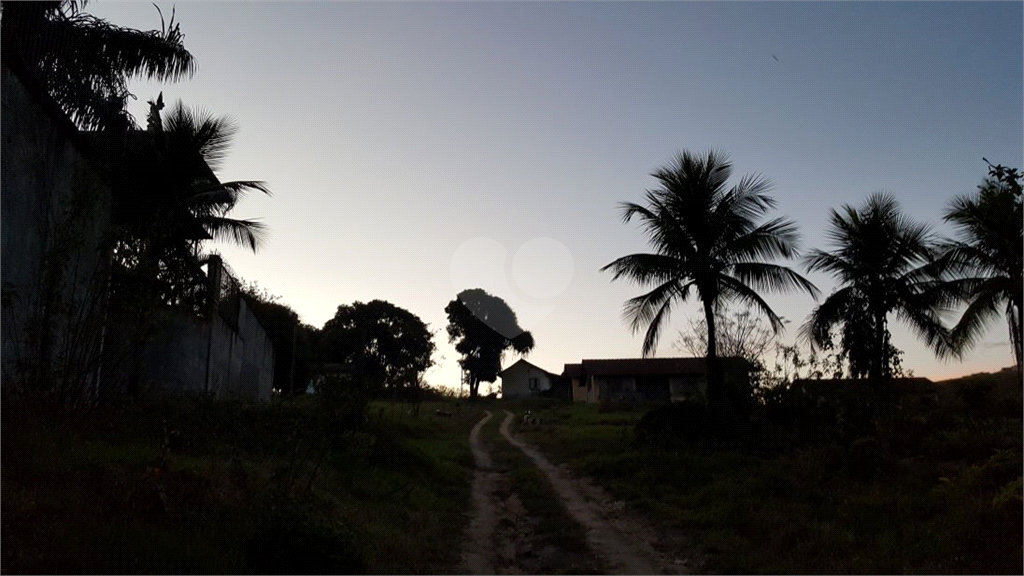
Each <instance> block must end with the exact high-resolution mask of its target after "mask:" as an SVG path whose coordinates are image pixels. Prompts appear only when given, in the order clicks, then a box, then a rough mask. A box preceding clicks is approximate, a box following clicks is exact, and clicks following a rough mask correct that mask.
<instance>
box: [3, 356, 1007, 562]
mask: <svg viewBox="0 0 1024 576" xmlns="http://www.w3.org/2000/svg"><path fill="white" fill-rule="evenodd" d="M943 386H944V388H943V391H944V392H943V394H942V400H941V402H940V403H939V405H938V406H933V407H930V408H921V409H916V410H912V411H907V412H905V413H901V414H900V415H899V418H898V419H897V420H896V421H895V424H894V428H893V431H894V433H893V442H892V447H891V449H890V450H879V447H878V443H877V442H875V441H874V439H872V438H870V437H863V436H856V437H842V436H841V435H839V436H832V435H828V434H823V435H821V436H820V438H816V437H815V436H814V435H813V434H812V435H810V437H809V438H808V435H807V434H804V435H802V436H800V435H793V434H790V433H789V432H788V431H787V430H786V429H784V427H782V426H774V425H770V423H769V424H765V423H764V422H761V425H760V426H759V427H754V428H753V429H752V430H751V431H750V432H748V433H747V434H746V435H744V436H741V437H739V438H734V439H732V440H731V441H729V442H728V443H721V442H718V443H716V442H705V441H695V442H693V443H690V444H686V443H683V444H680V445H676V446H674V447H671V448H668V447H661V448H657V447H653V446H650V445H641V444H638V443H637V441H636V433H635V426H636V425H637V423H638V422H640V420H641V418H642V417H643V415H644V412H645V411H646V410H647V409H649V408H650V407H644V406H617V407H615V406H605V407H601V406H596V405H583V404H578V405H571V404H567V403H564V402H558V401H554V400H534V401H529V402H505V403H495V402H481V403H479V404H476V405H470V404H465V403H463V404H458V403H454V402H445V403H438V404H429V403H428V404H424V405H423V407H422V408H421V414H420V415H419V416H413V415H412V414H410V413H409V410H408V407H407V406H406V405H403V404H395V403H371V404H369V405H368V406H366V405H361V404H360V405H357V406H355V407H354V408H353V407H352V406H349V405H348V404H345V403H342V404H341V406H342V407H341V408H335V409H332V410H328V411H324V410H323V409H322V408H321V407H319V406H318V405H317V403H316V400H315V399H311V398H306V399H299V400H292V401H283V402H274V403H271V404H269V405H263V406H252V405H245V404H239V403H232V402H213V401H209V400H203V399H179V400H173V401H164V402H160V403H155V404H147V405H124V406H107V407H104V408H103V409H100V410H96V411H93V412H91V413H87V414H68V413H65V412H62V411H59V410H55V409H53V408H47V407H45V406H43V405H40V404H37V403H30V402H24V401H16V400H12V399H10V398H5V399H4V401H3V409H4V413H3V418H2V420H0V425H2V430H0V441H2V446H0V454H2V470H0V474H2V479H3V481H2V482H0V496H2V509H3V515H2V546H0V548H2V551H0V554H2V567H3V571H4V572H6V573H100V572H102V573H281V572H293V573H294V572H298V573H343V572H363V573H451V572H453V571H455V570H457V569H458V563H459V560H460V549H461V546H460V544H461V541H462V535H463V532H464V530H465V527H466V525H467V522H468V515H467V514H468V513H469V511H470V509H471V505H470V498H469V491H470V482H471V479H472V474H473V464H472V457H471V453H470V451H469V446H468V434H469V430H470V429H471V428H472V426H473V424H474V423H476V422H477V421H478V420H479V419H480V417H481V416H482V415H483V410H484V409H485V408H486V409H489V410H491V411H492V412H494V414H495V417H494V418H493V419H492V421H491V422H490V423H489V424H488V426H487V427H486V428H485V429H484V439H485V442H486V444H487V446H488V448H489V449H490V451H491V452H492V456H493V458H494V460H495V463H496V465H497V466H498V467H499V469H501V470H503V471H505V472H507V475H508V485H507V487H506V488H507V490H506V492H507V493H503V494H502V495H499V496H500V497H507V498H511V497H512V495H513V494H515V495H516V497H517V498H518V501H519V502H520V504H521V506H522V509H523V513H524V514H525V516H526V517H528V518H529V527H528V529H527V533H525V534H518V535H516V538H518V540H519V541H520V542H522V541H523V540H524V539H525V541H527V542H528V543H529V547H530V549H532V550H535V551H537V555H536V557H535V558H533V559H532V560H530V561H531V562H533V564H529V562H527V563H526V564H524V565H525V566H531V567H533V568H535V569H536V571H538V572H589V571H598V570H599V568H600V567H599V566H592V565H590V564H588V563H587V560H586V558H585V556H580V554H585V552H583V551H584V549H585V538H584V535H583V533H582V529H581V528H580V527H579V526H577V525H576V524H575V523H574V522H573V521H572V520H571V519H570V518H569V516H568V514H567V512H566V510H565V508H564V506H563V505H562V503H561V502H560V501H559V500H558V499H557V497H556V496H555V494H553V492H552V490H551V488H550V486H549V484H548V482H547V480H546V478H544V477H543V475H542V474H541V473H540V472H539V471H537V470H536V469H535V468H534V467H533V466H532V465H531V464H530V463H529V461H528V460H527V459H526V457H525V456H524V455H523V454H522V453H520V452H519V451H518V450H516V449H515V448H513V447H512V446H510V445H508V443H507V442H505V441H504V439H503V438H501V437H500V436H499V433H498V426H499V424H500V422H501V420H502V419H503V416H504V413H503V409H504V408H508V409H510V410H514V411H516V412H517V413H522V411H523V410H525V409H530V410H532V411H533V412H534V414H535V415H537V416H539V417H540V418H541V424H539V425H537V426H520V427H518V431H519V433H521V434H522V435H524V436H525V437H526V439H527V440H528V441H530V442H532V443H533V444H535V445H537V446H539V447H540V448H541V449H542V450H543V451H544V452H546V453H547V454H548V455H549V457H550V458H551V459H552V461H554V462H556V463H557V462H566V463H568V464H570V465H571V466H572V467H573V468H574V469H576V470H577V471H578V472H581V473H583V474H586V475H588V476H590V477H592V478H593V479H594V480H595V481H596V482H597V483H599V484H601V485H603V486H604V487H605V488H607V489H608V490H609V491H610V492H611V493H612V494H613V495H614V497H615V498H617V499H621V500H625V501H627V502H629V503H631V504H632V505H633V506H634V507H635V508H637V509H638V510H640V511H641V512H644V513H646V514H647V515H649V516H650V517H651V518H652V519H654V520H655V521H657V522H660V523H662V524H663V525H665V526H668V527H671V528H674V529H677V530H679V531H681V532H683V533H685V534H687V535H689V536H691V537H692V539H693V540H694V541H695V542H696V543H697V544H699V546H700V548H701V553H702V555H706V556H707V557H708V558H709V560H708V562H707V563H706V564H705V569H708V570H711V571H717V572H727V573H793V572H796V573H904V572H907V573H926V572H930V573H965V572H970V573H1020V571H1021V568H1022V547H1021V542H1022V538H1024V534H1022V523H1024V515H1022V511H1024V503H1022V498H1021V494H1022V490H1024V487H1022V474H1021V473H1022V466H1024V463H1022V432H1024V430H1022V424H1021V385H1020V382H1019V380H1017V379H1016V377H1014V376H1012V375H1010V376H1007V375H995V376H992V375H982V376H977V375H976V376H972V377H969V378H966V379H962V380H960V381H956V382H950V383H946V384H944V385H943ZM435 410H442V411H443V412H445V413H447V414H450V415H448V416H437V415H435V414H434V412H435ZM756 419H757V415H755V420H756ZM836 438H840V439H836ZM843 438H845V439H843ZM506 528H507V527H506ZM545 547H547V548H549V549H548V550H547V551H546V552H543V551H542V549H543V548H545ZM517 554H519V552H517ZM574 554H575V556H574ZM527 555H529V554H527ZM517 561H518V560H517Z"/></svg>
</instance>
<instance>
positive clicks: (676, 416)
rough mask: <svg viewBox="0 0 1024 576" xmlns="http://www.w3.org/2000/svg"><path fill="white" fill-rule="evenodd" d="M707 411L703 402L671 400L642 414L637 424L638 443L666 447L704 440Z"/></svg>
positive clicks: (705, 436) (706, 427) (706, 429)
mask: <svg viewBox="0 0 1024 576" xmlns="http://www.w3.org/2000/svg"><path fill="white" fill-rule="evenodd" d="M708 424H709V422H708V413H707V409H706V408H705V406H704V405H703V404H696V403H690V402H674V403H673V402H670V403H668V404H665V405H663V406H661V407H659V408H655V409H654V410H651V411H650V412H648V413H647V414H644V416H643V418H641V419H640V422H639V423H637V425H636V440H637V442H638V443H640V444H643V445H647V446H655V447H663V448H668V447H672V446H676V445H681V444H683V445H685V444H691V443H696V442H703V441H704V440H705V439H706V438H707V434H708Z"/></svg>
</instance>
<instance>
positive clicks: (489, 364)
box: [444, 288, 534, 398]
mask: <svg viewBox="0 0 1024 576" xmlns="http://www.w3.org/2000/svg"><path fill="white" fill-rule="evenodd" d="M444 311H445V312H446V313H447V314H448V340H449V341H450V342H452V343H454V344H455V350H456V351H457V352H458V353H459V354H461V355H462V358H460V359H459V366H461V367H462V369H463V371H465V372H466V374H467V376H468V383H469V395H470V398H476V396H477V393H478V390H479V387H480V382H494V380H495V379H497V377H498V372H499V371H500V370H501V360H502V357H503V356H504V354H505V351H507V350H509V349H512V350H515V351H516V352H518V353H519V354H524V355H525V354H528V353H529V352H530V350H532V349H533V346H534V342H533V335H532V334H530V333H529V332H527V331H525V330H523V329H522V328H521V327H520V326H519V320H518V319H517V318H516V314H515V312H514V311H512V308H511V307H509V305H508V304H507V303H506V302H505V301H504V300H502V299H501V298H499V297H497V296H493V295H491V294H488V293H487V292H486V291H484V290H482V289H480V288H473V289H469V290H463V291H462V292H460V293H459V294H458V296H457V297H456V298H455V300H452V301H451V302H449V303H448V305H447V306H445V309H444Z"/></svg>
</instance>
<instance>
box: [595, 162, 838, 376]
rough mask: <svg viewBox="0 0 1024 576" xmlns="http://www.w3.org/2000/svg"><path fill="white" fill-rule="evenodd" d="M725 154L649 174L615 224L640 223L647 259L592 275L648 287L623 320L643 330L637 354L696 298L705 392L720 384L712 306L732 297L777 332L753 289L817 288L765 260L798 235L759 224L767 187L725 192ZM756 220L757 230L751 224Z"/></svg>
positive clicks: (747, 179)
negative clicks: (704, 330) (639, 195)
mask: <svg viewBox="0 0 1024 576" xmlns="http://www.w3.org/2000/svg"><path fill="white" fill-rule="evenodd" d="M731 173H732V164H731V162H730V161H729V159H728V157H727V156H726V155H725V154H724V153H722V152H719V151H715V150H712V151H709V152H707V153H706V154H703V155H697V154H693V153H691V152H689V151H683V152H681V153H680V154H679V155H678V156H677V157H676V158H675V159H674V162H673V163H672V164H671V165H669V166H666V167H663V168H661V169H659V170H657V171H655V172H654V173H653V174H652V176H654V177H655V178H656V179H657V180H658V181H659V183H660V188H657V189H655V190H649V191H648V192H647V194H646V203H645V204H643V205H641V204H636V203H633V202H627V203H623V204H622V219H623V221H624V222H629V221H630V220H632V219H633V218H634V217H637V218H639V219H640V221H641V224H642V226H643V229H644V231H645V233H646V235H647V238H648V241H649V242H650V244H651V246H652V248H653V252H652V253H640V254H630V255H628V256H623V257H621V258H618V259H617V260H615V261H614V262H612V263H610V264H608V265H607V266H604V267H603V268H601V270H602V271H604V270H611V271H612V272H613V273H614V276H613V280H617V279H619V278H627V279H629V280H632V281H634V282H636V283H637V284H639V285H641V286H644V287H652V289H651V290H650V291H649V292H647V293H645V294H642V295H640V296H637V297H635V298H632V299H630V300H627V301H626V303H625V306H624V313H623V314H624V317H625V318H626V319H627V320H629V322H630V327H631V328H632V330H633V331H634V332H636V331H638V330H640V329H641V328H642V327H643V326H645V325H646V327H647V333H646V335H645V337H644V342H643V355H644V356H649V355H651V354H652V353H654V351H655V349H656V347H657V344H658V338H659V335H660V334H661V331H662V329H663V327H664V326H665V325H666V324H667V323H668V318H669V314H670V313H671V310H672V306H673V305H675V304H676V303H679V302H686V301H687V300H689V298H690V296H696V297H697V299H698V300H700V301H701V303H702V305H703V308H704V318H705V321H706V322H707V327H708V338H707V359H708V380H709V384H710V387H711V389H709V393H710V394H711V395H714V394H716V392H715V391H714V390H715V389H717V388H719V387H720V386H721V384H722V376H721V373H720V370H719V368H718V363H717V361H716V359H717V347H716V341H717V338H716V335H715V312H716V310H717V309H718V307H719V304H720V303H724V302H726V301H733V300H738V301H740V302H742V303H743V304H746V305H747V306H749V307H750V308H751V309H752V310H754V311H755V312H757V313H759V314H763V315H764V316H766V317H767V318H768V321H769V323H770V325H771V327H772V330H773V331H775V332H778V331H779V330H781V329H782V327H783V320H782V318H781V317H780V316H779V315H778V314H776V313H775V311H773V310H772V309H771V307H770V306H769V305H768V303H767V302H765V300H764V299H763V298H762V297H761V295H760V294H759V292H758V291H770V292H783V291H788V290H793V289H798V290H802V291H805V292H807V293H808V294H811V295H812V296H814V297H816V296H817V293H818V291H817V288H815V287H814V285H813V284H811V283H810V282H809V281H808V280H807V279H805V278H804V277H803V276H801V275H800V274H799V273H797V272H795V271H794V270H792V269H790V268H788V267H785V266H783V265H780V264H776V263H773V262H770V260H774V259H777V258H780V257H781V258H793V257H795V256H797V248H798V244H799V234H798V232H797V228H796V224H795V223H794V222H793V221H792V220H789V219H786V218H774V219H771V220H768V221H765V222H760V220H761V219H762V218H763V217H764V216H765V215H766V214H767V212H768V211H769V210H770V209H772V208H774V207H775V200H774V199H773V198H772V197H771V196H768V195H767V192H768V190H769V189H770V187H771V184H770V182H769V181H768V180H766V179H764V178H762V177H761V176H757V175H747V176H744V177H743V178H741V179H740V181H739V182H737V183H736V184H734V185H733V186H727V184H726V182H727V181H728V180H729V176H730V175H731ZM759 222H760V223H759Z"/></svg>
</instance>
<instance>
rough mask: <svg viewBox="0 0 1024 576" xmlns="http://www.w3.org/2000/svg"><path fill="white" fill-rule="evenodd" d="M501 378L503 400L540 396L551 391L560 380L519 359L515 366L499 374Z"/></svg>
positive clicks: (555, 375) (554, 375)
mask: <svg viewBox="0 0 1024 576" xmlns="http://www.w3.org/2000/svg"><path fill="white" fill-rule="evenodd" d="M498 376H500V377H501V397H502V398H524V397H527V396H539V395H540V394H541V393H542V392H545V391H548V390H551V389H552V387H553V386H554V385H555V381H556V380H557V379H558V375H557V374H552V373H551V372H548V371H547V370H545V369H543V368H540V367H538V366H535V365H533V364H531V363H529V362H527V361H526V360H523V359H519V360H518V361H517V362H516V363H515V364H513V365H511V366H509V367H508V368H505V369H504V370H502V371H501V372H498Z"/></svg>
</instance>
